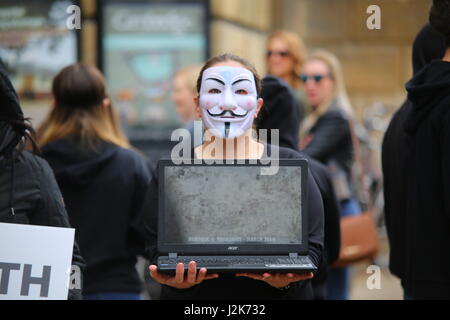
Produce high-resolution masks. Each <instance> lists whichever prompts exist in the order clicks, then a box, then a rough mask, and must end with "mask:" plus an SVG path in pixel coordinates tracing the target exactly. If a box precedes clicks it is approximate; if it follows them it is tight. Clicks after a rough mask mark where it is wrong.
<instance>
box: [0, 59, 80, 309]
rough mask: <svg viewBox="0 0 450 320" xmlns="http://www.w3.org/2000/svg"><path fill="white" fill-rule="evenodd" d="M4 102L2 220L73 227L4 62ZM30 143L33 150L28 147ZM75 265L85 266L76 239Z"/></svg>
mask: <svg viewBox="0 0 450 320" xmlns="http://www.w3.org/2000/svg"><path fill="white" fill-rule="evenodd" d="M0 103H1V105H0V222H2V223H15V224H30V225H40V226H51V227H61V228H70V227H71V226H70V224H69V220H68V217H67V212H66V209H65V207H64V201H63V198H62V196H61V192H60V190H59V187H58V184H57V183H56V180H55V177H54V175H53V172H52V170H51V169H50V167H49V165H48V164H47V162H46V161H45V160H43V159H42V158H40V157H38V156H36V152H37V146H36V144H35V142H34V131H33V128H32V127H31V125H30V124H29V123H28V122H27V120H26V119H25V118H24V116H23V112H22V109H21V108H20V105H19V99H18V97H17V94H16V91H15V90H14V88H13V86H12V84H11V82H10V80H9V79H8V76H7V74H6V71H5V69H4V67H3V65H2V63H1V62H0ZM27 143H29V144H30V145H31V147H32V149H33V152H28V151H25V150H24V149H25V146H26V145H27ZM57 240H58V239H55V241H57ZM2 245H3V246H4V245H7V244H2ZM10 245H12V244H10ZM72 265H76V266H78V267H79V268H80V270H81V271H83V270H84V261H83V258H82V257H81V255H80V250H79V249H78V245H77V243H76V242H75V243H74V248H73V254H72ZM5 277H6V276H5ZM81 278H82V275H81ZM68 298H69V299H70V300H72V299H81V289H80V288H75V289H71V290H69V296H68Z"/></svg>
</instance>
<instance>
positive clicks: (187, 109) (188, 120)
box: [172, 65, 202, 146]
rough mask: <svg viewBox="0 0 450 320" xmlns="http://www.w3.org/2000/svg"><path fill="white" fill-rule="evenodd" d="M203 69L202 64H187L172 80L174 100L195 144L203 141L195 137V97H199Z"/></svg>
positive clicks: (177, 110)
mask: <svg viewBox="0 0 450 320" xmlns="http://www.w3.org/2000/svg"><path fill="white" fill-rule="evenodd" d="M201 69H202V66H201V65H191V66H187V67H185V68H183V69H180V70H179V71H177V72H176V73H175V75H174V77H173V80H172V102H173V103H174V104H175V110H176V112H177V114H178V117H179V118H180V120H181V122H182V123H183V124H184V128H185V129H187V130H189V132H190V133H191V137H192V142H193V144H194V146H198V145H200V144H201V143H202V140H201V138H198V139H197V140H195V139H194V138H195V136H194V122H195V120H197V119H196V107H197V106H196V104H195V101H194V99H195V97H197V89H196V87H197V78H198V74H199V73H200V71H201Z"/></svg>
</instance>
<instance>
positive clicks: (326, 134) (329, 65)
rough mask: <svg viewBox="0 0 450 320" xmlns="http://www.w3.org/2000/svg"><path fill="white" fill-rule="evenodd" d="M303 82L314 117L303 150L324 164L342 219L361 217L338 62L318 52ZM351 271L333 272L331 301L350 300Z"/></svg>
mask: <svg viewBox="0 0 450 320" xmlns="http://www.w3.org/2000/svg"><path fill="white" fill-rule="evenodd" d="M301 79H302V81H303V83H304V86H305V92H306V99H307V101H308V103H309V105H310V106H311V113H310V114H309V115H308V116H307V117H306V118H305V121H304V122H303V125H302V128H301V132H302V142H301V150H302V151H303V152H304V153H306V154H307V155H309V156H310V157H312V158H314V159H316V160H318V161H320V162H322V163H323V164H325V165H326V166H327V167H328V169H329V171H330V173H331V176H332V180H333V185H334V189H335V191H336V195H337V197H338V200H339V202H340V209H341V216H342V217H345V216H350V215H357V214H359V213H361V208H360V206H359V203H358V202H357V201H356V200H355V196H354V190H353V187H352V174H351V173H352V165H353V161H354V158H353V154H354V147H353V138H352V125H351V121H353V120H352V119H353V116H354V114H353V109H352V107H351V105H350V102H349V100H348V97H347V93H346V90H345V83H344V78H343V74H342V70H341V65H340V62H339V60H338V59H337V58H336V57H335V56H334V55H333V54H331V53H329V52H326V51H323V50H319V51H317V52H315V53H314V54H312V55H311V56H310V57H309V58H308V59H307V61H306V63H305V65H304V67H303V71H302V75H301ZM349 282H350V277H349V269H348V268H340V269H337V268H333V269H332V270H331V273H330V278H329V281H328V289H327V291H328V299H331V300H347V299H348V291H349Z"/></svg>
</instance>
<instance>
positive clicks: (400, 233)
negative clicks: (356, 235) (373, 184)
mask: <svg viewBox="0 0 450 320" xmlns="http://www.w3.org/2000/svg"><path fill="white" fill-rule="evenodd" d="M444 53H445V39H444V36H443V35H441V34H439V33H438V32H437V31H436V30H434V29H433V27H431V25H429V24H427V25H425V26H424V27H423V28H422V29H421V31H420V32H419V34H418V35H417V37H416V39H415V41H414V45H413V54H412V60H413V72H414V75H417V74H418V73H419V72H420V71H421V70H422V69H423V68H424V67H425V66H427V65H428V64H429V63H430V62H431V61H433V60H435V59H440V58H442V57H443V56H444ZM412 108H413V104H412V102H411V101H410V100H408V99H407V100H406V101H405V103H404V104H403V105H402V106H401V108H400V109H399V110H398V111H397V112H396V113H395V114H394V116H393V118H392V121H391V123H390V124H389V127H388V129H387V131H386V134H385V136H384V140H383V148H382V166H383V178H384V183H383V189H384V214H385V220H386V229H387V234H388V240H389V247H390V250H389V269H390V271H391V273H392V274H394V275H396V276H397V277H399V278H400V279H401V281H402V286H403V290H404V296H405V298H406V299H407V298H408V297H412V295H411V292H410V290H411V289H410V288H409V289H408V288H407V287H408V286H409V284H410V283H411V280H409V279H408V277H409V276H408V274H409V271H408V269H409V266H408V265H409V264H408V260H409V259H410V258H409V257H410V254H411V246H410V244H409V240H408V238H410V237H411V235H412V233H411V232H412V231H413V230H412V229H411V223H410V222H409V221H411V220H410V216H409V215H408V213H407V212H408V205H409V204H410V201H409V200H408V199H409V196H408V188H409V187H411V186H413V185H412V180H411V178H412V176H413V175H414V174H413V172H412V170H411V168H410V160H411V157H412V155H413V144H412V143H413V142H412V139H411V137H410V136H409V135H408V134H407V133H406V132H405V122H406V119H407V118H408V117H409V115H410V113H411V110H412ZM407 276H408V277H407Z"/></svg>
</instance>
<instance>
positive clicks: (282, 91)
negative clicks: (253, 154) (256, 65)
mask: <svg viewBox="0 0 450 320" xmlns="http://www.w3.org/2000/svg"><path fill="white" fill-rule="evenodd" d="M261 98H262V99H263V100H264V106H263V108H262V110H261V112H260V115H259V117H258V120H257V121H256V127H257V130H260V129H268V130H270V129H278V130H280V141H279V145H280V146H281V147H285V148H290V149H294V150H297V149H298V145H299V140H298V138H299V129H300V108H299V106H298V102H297V100H296V99H295V95H294V93H293V92H292V89H291V87H290V86H289V85H288V84H287V83H286V82H284V81H283V80H282V79H280V78H277V77H275V76H267V77H265V78H264V79H263V89H262V92H261ZM267 143H269V144H271V143H273V142H272V140H271V135H270V131H269V132H268V140H267Z"/></svg>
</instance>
